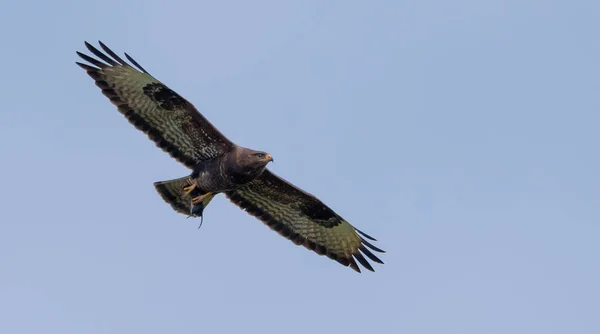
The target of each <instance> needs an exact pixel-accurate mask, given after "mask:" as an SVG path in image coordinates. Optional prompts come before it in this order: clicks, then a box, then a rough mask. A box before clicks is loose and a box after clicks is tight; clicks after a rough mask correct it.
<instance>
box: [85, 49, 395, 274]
mask: <svg viewBox="0 0 600 334" xmlns="http://www.w3.org/2000/svg"><path fill="white" fill-rule="evenodd" d="M99 43H100V47H101V48H102V49H103V50H104V52H105V53H103V52H101V51H99V50H98V49H96V48H95V47H93V46H92V45H90V44H89V43H87V42H85V46H86V47H87V48H88V50H89V51H90V52H91V53H93V54H94V55H95V56H96V57H98V59H96V58H92V57H90V56H88V55H86V54H83V53H81V52H77V54H78V55H79V56H80V57H81V58H83V59H84V60H85V61H87V62H88V63H89V64H83V63H79V62H77V65H79V66H80V67H81V68H83V69H84V70H85V71H86V72H87V74H88V75H89V76H90V77H92V78H93V79H94V80H95V82H96V85H97V86H98V87H100V89H101V90H102V93H103V94H104V95H106V97H108V98H109V99H110V101H111V102H112V103H113V104H114V105H115V106H117V108H118V110H119V111H120V112H121V113H122V114H123V115H124V116H125V117H126V118H127V119H128V120H129V122H130V123H132V124H133V125H134V126H135V127H136V128H137V129H139V130H141V131H143V132H144V133H146V134H147V135H148V137H149V138H150V139H151V140H153V141H154V142H155V143H156V145H157V146H158V147H160V148H162V149H163V150H164V151H166V152H168V153H169V154H170V155H171V156H172V157H173V158H175V159H177V161H179V162H181V163H182V164H184V165H185V166H187V167H188V168H190V169H191V170H192V172H191V174H190V175H189V176H186V177H182V178H179V179H175V180H169V181H162V182H155V183H154V186H155V187H156V190H157V191H158V193H159V194H160V196H161V197H162V198H163V200H165V202H167V203H169V204H170V205H171V207H173V209H174V210H175V211H177V212H180V213H182V214H186V215H189V216H193V217H202V213H203V210H204V208H206V206H207V205H208V204H209V202H210V201H211V200H212V199H213V198H214V197H215V195H217V194H219V193H224V194H225V196H227V197H228V198H229V199H230V200H231V201H232V202H233V203H234V204H236V205H237V206H239V207H240V208H242V209H244V210H246V211H247V212H248V213H250V214H251V215H253V216H255V217H257V218H258V219H260V220H261V221H263V222H264V223H265V224H266V225H268V226H269V227H270V228H271V229H273V230H275V231H277V232H278V233H279V234H281V235H282V236H284V237H286V238H288V239H290V240H292V242H294V243H295V244H296V245H303V246H305V247H306V248H308V249H310V250H313V251H315V252H316V253H317V254H319V255H327V257H329V258H330V259H333V260H336V261H337V262H339V263H341V264H342V265H344V266H350V267H351V268H352V269H354V270H356V271H357V272H360V268H359V267H358V265H357V264H356V261H358V262H359V263H360V264H362V265H363V266H364V267H365V268H367V269H368V270H371V271H373V267H372V266H371V264H370V263H369V262H368V261H367V260H366V259H365V257H364V256H366V257H368V258H369V259H371V260H372V261H374V262H377V263H383V262H382V261H381V260H380V259H378V258H377V256H375V255H374V254H373V253H371V251H370V250H369V248H370V249H371V250H373V251H376V252H383V251H382V250H381V249H379V248H377V247H375V246H373V245H372V244H370V243H369V242H368V241H366V240H365V239H369V240H373V241H374V240H375V239H373V238H372V237H370V236H368V235H367V234H365V233H363V232H361V231H359V230H357V229H356V228H354V227H353V226H352V225H350V224H349V223H348V222H347V221H346V220H344V219H343V218H342V217H340V216H339V215H338V214H336V213H335V212H334V211H333V210H332V209H330V208H329V207H328V206H327V205H325V204H323V202H321V201H320V200H319V199H318V198H316V197H315V196H313V195H311V194H309V193H306V192H304V191H303V190H301V189H300V188H297V187H295V186H294V185H292V184H291V183H289V182H287V181H285V180H284V179H282V178H280V177H278V176H277V175H275V174H273V173H272V172H271V171H269V170H268V169H267V168H266V166H267V164H268V163H269V162H270V161H273V158H272V157H271V155H270V154H268V153H266V152H261V151H255V150H251V149H248V148H244V147H241V146H238V145H236V144H234V143H232V142H231V141H230V140H229V139H227V138H226V137H225V136H224V135H223V134H221V132H219V130H217V128H215V127H214V126H213V125H212V124H211V123H210V122H209V121H208V120H207V119H206V118H205V117H204V116H202V114H200V112H198V110H196V108H195V107H194V106H193V105H192V104H191V103H190V102H188V101H187V100H186V99H184V98H183V97H181V96H180V95H179V94H177V93H176V92H174V91H172V90H171V89H169V88H168V87H167V86H165V85H164V84H163V83H161V82H160V81H158V80H157V79H155V78H154V77H153V76H151V75H150V74H149V73H148V72H147V71H146V70H144V68H143V67H141V66H140V65H139V64H138V63H137V62H136V61H135V60H133V58H131V57H130V56H129V55H127V54H125V56H126V58H127V59H128V60H129V61H130V62H131V63H132V64H133V65H134V66H135V67H137V69H135V68H133V67H132V66H131V65H129V64H128V63H127V62H125V61H124V60H123V59H121V58H120V57H119V56H118V55H117V54H115V53H114V52H112V51H111V50H110V49H109V48H107V47H106V45H104V44H103V43H102V42H99ZM90 64H91V65H93V66H91V65H90ZM363 255H364V256H363ZM355 260H356V261H355Z"/></svg>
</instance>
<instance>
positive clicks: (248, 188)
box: [225, 170, 383, 272]
mask: <svg viewBox="0 0 600 334" xmlns="http://www.w3.org/2000/svg"><path fill="white" fill-rule="evenodd" d="M225 194H226V196H227V197H228V198H229V199H230V200H231V201H232V202H233V203H235V204H236V205H238V206H239V207H240V208H242V209H244V210H246V211H247V212H248V213H250V214H251V215H253V216H255V217H257V218H258V219H260V220H261V221H263V222H264V223H265V224H266V225H268V226H269V227H270V228H271V229H273V230H275V231H277V232H278V233H279V234H281V235H282V236H284V237H286V238H288V239H290V240H292V242H294V243H295V244H296V245H303V246H305V247H306V248H308V249H310V250H313V251H315V252H316V253H317V254H319V255H327V257H329V258H330V259H333V260H336V261H338V262H339V263H341V264H342V265H344V266H350V267H351V268H352V269H354V270H356V271H357V272H360V269H359V267H358V265H357V264H356V261H355V259H356V260H357V261H358V262H360V264H362V265H363V266H364V267H365V268H367V269H369V270H371V271H373V267H372V266H371V265H370V264H369V262H368V261H367V260H366V259H365V257H364V256H363V254H364V255H366V256H367V257H368V258H369V259H371V260H372V261H374V262H377V263H383V262H382V261H381V260H380V259H379V258H377V256H375V255H374V254H373V253H371V251H369V249H368V248H370V249H371V250H374V251H377V252H383V251H382V250H381V249H379V248H377V247H375V246H373V245H371V244H370V243H369V242H368V241H366V240H365V239H364V238H367V239H370V240H373V241H375V239H373V238H371V237H370V236H368V235H366V234H365V233H363V232H361V231H359V230H357V229H356V228H354V227H353V226H352V225H350V223H348V222H347V221H346V220H344V219H343V218H342V217H340V216H339V215H337V214H336V213H335V212H334V211H333V210H331V209H330V208H329V207H327V206H326V205H325V204H324V203H323V202H321V201H320V200H319V199H318V198H316V197H314V196H313V195H310V194H308V193H306V192H304V191H303V190H301V189H300V188H297V187H295V186H294V185H292V184H290V183H289V182H287V181H285V180H284V179H282V178H280V177H279V176H277V175H275V174H273V173H272V172H270V171H269V170H265V171H264V172H263V173H262V174H261V176H259V177H258V178H257V179H255V180H254V181H252V182H250V183H248V184H246V185H244V186H241V187H239V188H238V189H236V190H233V191H229V192H226V193H225ZM363 237H364V238H363ZM365 246H366V247H365Z"/></svg>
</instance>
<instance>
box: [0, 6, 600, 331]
mask: <svg viewBox="0 0 600 334" xmlns="http://www.w3.org/2000/svg"><path fill="white" fill-rule="evenodd" d="M0 29H1V30H0V31H2V33H1V34H0V42H1V45H2V52H1V54H0V60H1V63H2V80H0V91H1V96H2V100H3V101H2V102H3V103H2V107H1V108H0V152H1V153H2V156H1V166H2V169H1V170H2V175H3V178H2V186H1V187H0V203H1V204H0V205H1V207H2V210H0V332H1V333H11V334H14V333H36V334H37V333H61V334H70V333H77V334H79V333H86V334H95V333H126V334H135V333H140V334H141V333H143V334H151V333H227V332H228V333H430V334H439V333H444V334H446V333H472V334H487V333H499V334H506V333H511V334H516V333H526V334H529V333H544V334H548V333H578V334H579V333H600V316H599V315H600V260H599V256H600V242H599V239H600V177H599V176H598V171H599V170H600V158H599V154H598V144H599V142H600V134H599V131H598V129H599V125H600V98H599V96H600V95H599V94H598V92H599V91H600V41H599V38H598V32H599V31H600V3H599V2H598V1H523V0H514V1H475V0H471V1H464V0H457V1H441V0H438V1H433V0H431V1H387V2H385V1H372V2H366V1H275V0H273V1H218V2H217V1H210V2H208V1H188V2H182V1H156V0H149V1H114V0H103V1H75V0H73V1H64V0H62V1H60V0H59V1H41V0H38V1H33V2H26V1H12V2H9V3H7V4H6V5H5V6H3V9H2V11H1V12H0ZM98 39H100V40H102V41H103V42H105V43H106V44H107V45H108V46H109V47H111V48H112V49H113V50H114V51H116V52H117V53H119V54H122V52H128V53H129V54H130V55H132V56H133V57H134V58H135V59H136V60H137V61H138V62H139V63H140V64H141V65H142V66H144V67H145V68H146V69H147V70H148V71H149V72H150V73H152V74H153V75H154V76H156V77H157V78H158V79H160V80H161V81H163V82H164V83H166V84H167V85H169V86H170V87H171V88H173V89H174V90H176V91H177V92H179V93H180V94H181V95H183V96H184V97H186V98H187V99H189V100H190V101H191V102H192V103H194V104H195V105H196V107H198V109H199V110H200V111H201V112H202V113H203V114H204V115H205V116H206V117H207V118H208V119H210V121H211V122H212V123H213V124H215V125H216V126H217V127H218V128H219V129H220V130H221V131H222V132H223V133H224V134H225V135H226V136H228V137H229V138H230V139H232V140H233V141H234V142H236V143H238V144H241V145H244V146H247V147H252V148H256V149H260V150H265V151H268V152H270V153H272V154H273V156H274V158H275V160H276V163H275V164H274V165H272V166H271V169H272V170H273V171H275V172H276V173H277V174H279V175H281V176H283V177H285V178H286V179H288V180H290V181H291V182H293V183H294V184H296V185H298V186H300V187H301V188H303V189H305V190H307V191H309V192H311V193H313V194H315V195H317V196H318V197H319V198H321V199H322V200H323V201H324V202H326V203H327V204H328V205H329V206H331V207H332V208H333V209H334V210H336V211H337V212H338V213H339V214H340V215H342V216H343V217H345V218H346V219H347V220H349V221H350V222H351V223H352V224H354V225H355V226H356V227H357V228H359V229H361V230H363V231H365V232H367V233H369V234H371V235H372V236H374V237H376V238H378V240H379V241H378V243H377V245H378V246H380V247H381V248H383V249H385V250H386V251H387V253H386V254H383V255H382V256H381V258H382V260H383V261H384V262H386V264H385V265H376V266H375V270H376V272H375V273H371V272H364V273H363V274H356V273H355V272H353V271H352V270H351V269H349V268H345V267H343V266H341V265H339V264H337V263H335V262H333V261H331V260H329V259H327V258H325V257H319V256H317V255H316V254H314V253H312V252H310V251H307V250H306V249H304V248H301V247H297V246H295V245H293V244H292V243H291V242H290V241H288V240H286V239H284V238H282V237H280V236H279V235H277V234H276V233H275V232H272V231H270V230H269V228H267V227H266V226H264V225H263V224H262V223H261V222H259V221H258V220H256V219H255V218H253V217H251V216H249V215H248V214H246V213H245V212H243V211H241V210H239V209H238V208H236V207H235V206H234V205H232V204H231V203H230V202H229V201H228V200H226V199H225V198H224V197H218V198H217V199H215V200H214V201H213V202H212V203H211V205H210V206H209V207H208V209H207V210H206V217H205V220H204V225H203V226H202V228H201V229H200V230H197V229H196V227H197V224H198V222H199V220H192V219H186V218H185V217H184V216H183V215H180V214H177V213H176V212H174V211H172V210H171V208H170V207H169V206H168V205H166V204H164V203H163V202H162V200H161V199H160V197H159V196H158V195H157V194H156V193H155V190H154V188H153V186H152V182H154V181H160V180H167V179H172V178H176V177H180V176H184V175H186V173H188V170H187V169H186V168H184V167H183V166H181V165H179V164H178V163H177V162H176V161H175V160H173V159H171V158H169V157H168V155H167V154H165V153H163V152H162V151H161V150H159V149H158V148H156V147H155V146H154V145H153V143H152V142H151V141H149V140H148V139H147V138H146V137H145V136H144V135H143V134H142V133H141V132H138V131H137V130H135V129H134V128H133V127H132V126H131V125H130V124H129V123H128V122H127V121H126V120H125V119H124V118H123V117H122V116H121V115H120V114H119V113H118V112H117V110H116V108H115V107H113V106H112V105H111V104H110V103H109V102H108V100H107V99H106V98H105V97H104V96H102V94H101V93H100V91H99V90H98V89H97V88H96V87H95V85H94V84H93V82H92V80H91V79H90V78H89V77H87V75H86V74H85V73H84V72H83V71H82V70H81V69H80V68H78V67H77V66H76V65H75V64H74V62H75V61H76V60H78V58H77V57H76V55H75V51H76V50H80V51H83V50H84V46H83V41H84V40H88V41H90V42H93V43H96V41H97V40H98Z"/></svg>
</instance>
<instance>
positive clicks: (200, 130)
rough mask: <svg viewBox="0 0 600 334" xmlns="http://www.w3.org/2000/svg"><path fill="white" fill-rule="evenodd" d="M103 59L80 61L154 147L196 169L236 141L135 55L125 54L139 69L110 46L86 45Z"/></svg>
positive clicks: (84, 57) (229, 148)
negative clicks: (143, 65)
mask: <svg viewBox="0 0 600 334" xmlns="http://www.w3.org/2000/svg"><path fill="white" fill-rule="evenodd" d="M85 45H86V47H87V48H88V50H89V51H90V52H91V53H93V54H94V55H95V56H96V57H98V58H99V59H101V60H102V61H100V60H98V59H95V58H92V57H90V56H88V55H86V54H83V53H81V52H77V54H78V55H79V56H80V57H81V58H83V59H84V60H85V61H87V62H88V63H89V64H91V65H93V66H91V65H88V64H83V63H77V65H79V66H80V67H82V68H83V69H84V70H85V71H86V72H87V74H88V75H89V76H90V77H92V78H93V79H94V81H95V82H96V85H97V86H98V87H100V89H102V93H103V94H104V95H106V97H108V98H109V99H110V101H111V102H112V103H113V104H114V105H116V106H117V108H118V109H119V111H120V112H121V113H122V114H123V115H124V116H125V117H126V118H127V119H128V120H129V122H130V123H132V124H133V125H134V126H135V127H136V128H138V129H139V130H141V131H143V132H144V133H146V134H147V135H148V137H149V138H150V139H152V140H153V141H154V142H155V143H156V146H158V147H160V148H162V149H163V150H164V151H166V152H168V153H169V154H170V155H171V156H172V157H173V158H175V159H177V160H178V161H179V162H181V163H183V164H184V165H186V166H187V167H190V168H192V167H193V166H195V165H196V164H198V163H200V162H201V161H203V160H208V159H212V158H215V157H218V156H220V155H222V154H224V153H226V152H229V151H230V150H231V149H232V147H233V146H234V144H233V143H232V142H231V141H229V140H228V139H227V138H226V137H225V136H224V135H223V134H221V132H219V130H217V128H215V127H214V126H213V125H212V124H210V122H209V121H208V120H207V119H206V118H205V117H204V116H202V114H200V112H198V110H196V108H195V107H194V106H193V105H192V104H191V103H190V102H188V101H187V100H186V99H184V98H183V97H181V96H180V95H179V94H177V93H176V92H174V91H173V90H171V89H169V88H168V87H167V86H165V85H164V84H163V83H161V82H160V81H158V80H157V79H156V78H154V77H152V76H151V75H150V74H149V73H148V72H146V70H144V68H142V67H141V66H140V65H139V64H138V63H137V62H136V61H135V60H133V58H131V57H129V55H127V54H125V56H126V57H127V59H129V61H131V63H133V65H135V66H136V67H137V68H138V69H139V71H138V70H136V69H135V68H133V67H132V66H131V65H129V64H128V63H127V62H125V61H124V60H123V59H121V58H120V57H119V56H117V55H116V54H115V53H114V52H112V51H111V50H110V49H109V48H107V47H106V45H104V44H102V42H100V46H101V47H102V49H103V50H104V52H106V54H105V53H103V52H101V51H100V50H98V49H96V48H95V47H93V46H92V45H90V44H89V43H87V42H86V43H85Z"/></svg>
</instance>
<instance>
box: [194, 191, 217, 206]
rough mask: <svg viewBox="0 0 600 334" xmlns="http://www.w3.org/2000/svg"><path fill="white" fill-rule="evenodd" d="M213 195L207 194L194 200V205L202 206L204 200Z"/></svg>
mask: <svg viewBox="0 0 600 334" xmlns="http://www.w3.org/2000/svg"><path fill="white" fill-rule="evenodd" d="M211 195H212V193H206V194H203V195H200V196H196V197H194V198H192V205H201V204H202V201H204V199H205V198H206V197H208V196H211Z"/></svg>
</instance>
